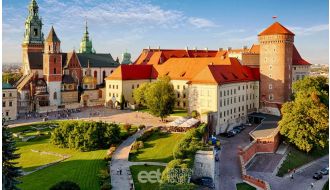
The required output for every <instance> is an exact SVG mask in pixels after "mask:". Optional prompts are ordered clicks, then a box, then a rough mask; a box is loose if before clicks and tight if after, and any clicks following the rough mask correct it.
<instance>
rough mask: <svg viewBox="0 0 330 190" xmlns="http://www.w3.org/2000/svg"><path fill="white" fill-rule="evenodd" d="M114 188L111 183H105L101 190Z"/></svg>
mask: <svg viewBox="0 0 330 190" xmlns="http://www.w3.org/2000/svg"><path fill="white" fill-rule="evenodd" d="M111 188H112V186H111V184H110V182H108V181H104V182H103V184H102V186H101V190H110V189H111Z"/></svg>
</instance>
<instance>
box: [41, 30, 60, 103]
mask: <svg viewBox="0 0 330 190" xmlns="http://www.w3.org/2000/svg"><path fill="white" fill-rule="evenodd" d="M60 45H61V41H60V40H59V39H58V37H57V36H56V33H55V30H54V28H53V26H52V28H51V30H50V32H49V34H48V37H47V39H46V40H45V48H44V54H43V74H44V78H45V80H46V83H47V87H48V93H49V104H50V105H51V106H52V105H60V104H61V82H62V54H61V52H60V48H61V46H60Z"/></svg>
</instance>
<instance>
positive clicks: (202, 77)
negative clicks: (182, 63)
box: [191, 58, 260, 84]
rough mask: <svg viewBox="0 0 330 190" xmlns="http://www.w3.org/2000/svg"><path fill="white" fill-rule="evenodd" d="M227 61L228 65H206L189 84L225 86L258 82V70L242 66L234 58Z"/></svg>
mask: <svg viewBox="0 0 330 190" xmlns="http://www.w3.org/2000/svg"><path fill="white" fill-rule="evenodd" d="M229 59H230V64H229V65H207V66H206V67H205V68H204V69H203V70H201V71H200V72H199V73H198V74H197V75H196V76H195V77H193V78H192V79H191V83H203V84H205V83H206V84H226V83H233V82H243V81H257V80H259V75H260V74H259V69H251V68H249V67H247V66H242V65H241V64H240V62H239V61H238V59H236V58H229Z"/></svg>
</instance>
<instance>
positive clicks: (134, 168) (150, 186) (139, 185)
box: [130, 165, 165, 190]
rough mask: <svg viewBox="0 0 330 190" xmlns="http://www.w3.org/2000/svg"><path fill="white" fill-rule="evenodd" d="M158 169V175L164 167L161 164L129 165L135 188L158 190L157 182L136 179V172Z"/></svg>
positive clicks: (139, 189) (138, 189) (137, 189)
mask: <svg viewBox="0 0 330 190" xmlns="http://www.w3.org/2000/svg"><path fill="white" fill-rule="evenodd" d="M158 169H159V171H160V175H161V173H162V172H163V170H164V169H165V167H163V166H144V165H141V166H130V170H131V173H132V177H133V181H134V187H135V189H136V190H158V189H159V183H149V182H148V183H140V182H139V180H138V174H139V172H140V171H146V172H150V171H155V172H157V170H158Z"/></svg>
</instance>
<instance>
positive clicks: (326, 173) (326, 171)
mask: <svg viewBox="0 0 330 190" xmlns="http://www.w3.org/2000/svg"><path fill="white" fill-rule="evenodd" d="M320 173H321V174H322V175H328V174H329V167H327V168H323V169H322V170H320Z"/></svg>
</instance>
